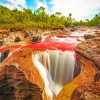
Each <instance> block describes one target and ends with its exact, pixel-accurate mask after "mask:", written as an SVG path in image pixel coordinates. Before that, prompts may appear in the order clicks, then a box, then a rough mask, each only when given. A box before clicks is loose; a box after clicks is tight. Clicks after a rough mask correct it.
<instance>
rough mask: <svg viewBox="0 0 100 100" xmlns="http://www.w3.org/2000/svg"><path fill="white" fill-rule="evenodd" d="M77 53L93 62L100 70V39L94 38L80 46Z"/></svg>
mask: <svg viewBox="0 0 100 100" xmlns="http://www.w3.org/2000/svg"><path fill="white" fill-rule="evenodd" d="M75 51H76V52H77V53H78V54H80V55H82V56H84V57H86V58H87V59H90V60H92V61H93V62H94V63H95V65H96V66H97V67H98V68H99V69H100V38H94V39H91V40H87V41H85V42H83V43H81V44H79V45H78V46H77V47H76V49H75Z"/></svg>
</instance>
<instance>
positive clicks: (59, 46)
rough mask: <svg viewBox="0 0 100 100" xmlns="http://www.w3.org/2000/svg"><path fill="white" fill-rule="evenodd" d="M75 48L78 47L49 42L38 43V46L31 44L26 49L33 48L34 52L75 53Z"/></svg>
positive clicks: (70, 44)
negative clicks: (40, 50) (47, 50)
mask: <svg viewBox="0 0 100 100" xmlns="http://www.w3.org/2000/svg"><path fill="white" fill-rule="evenodd" d="M75 46H76V45H75V44H74V43H66V42H58V41H53V40H47V41H44V42H40V43H36V44H30V45H27V46H26V47H29V48H32V49H34V50H38V49H42V50H43V49H44V50H45V49H49V50H62V51H66V50H67V51H73V50H74V48H75Z"/></svg>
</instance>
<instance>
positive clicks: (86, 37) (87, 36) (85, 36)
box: [84, 34, 96, 39]
mask: <svg viewBox="0 0 100 100" xmlns="http://www.w3.org/2000/svg"><path fill="white" fill-rule="evenodd" d="M95 37H96V35H95V34H85V35H84V38H85V39H92V38H95Z"/></svg>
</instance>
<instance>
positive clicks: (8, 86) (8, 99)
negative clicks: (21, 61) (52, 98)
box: [0, 65, 42, 100]
mask: <svg viewBox="0 0 100 100" xmlns="http://www.w3.org/2000/svg"><path fill="white" fill-rule="evenodd" d="M0 100H42V91H41V89H40V88H39V87H38V86H37V85H35V84H32V83H31V82H29V81H28V80H27V79H26V77H25V75H24V73H23V72H21V71H20V70H18V69H17V68H16V66H14V65H9V66H8V65H5V66H3V67H1V68H0Z"/></svg>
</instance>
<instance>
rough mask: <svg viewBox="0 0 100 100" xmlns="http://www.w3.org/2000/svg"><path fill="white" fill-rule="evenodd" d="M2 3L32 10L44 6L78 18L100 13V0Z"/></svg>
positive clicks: (0, 0) (1, 0) (4, 0)
mask: <svg viewBox="0 0 100 100" xmlns="http://www.w3.org/2000/svg"><path fill="white" fill-rule="evenodd" d="M0 5H4V6H6V7H8V8H10V9H14V8H17V9H19V10H21V9H23V8H29V9H31V10H32V11H34V10H35V9H37V8H39V7H40V6H43V7H45V8H46V12H47V13H49V14H53V13H55V12H61V13H62V15H64V16H68V15H69V13H72V17H73V18H75V19H76V20H85V19H87V18H88V19H91V18H92V17H93V16H94V15H95V14H98V13H100V0H0Z"/></svg>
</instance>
